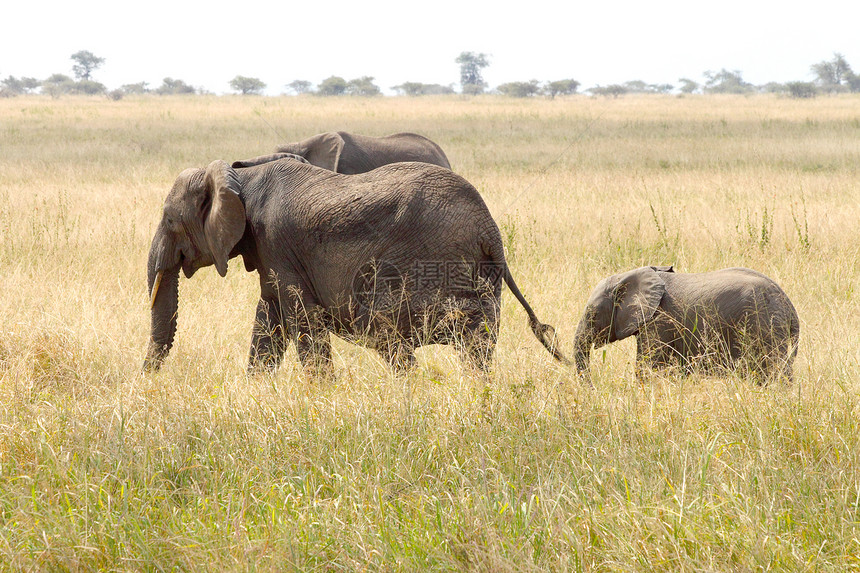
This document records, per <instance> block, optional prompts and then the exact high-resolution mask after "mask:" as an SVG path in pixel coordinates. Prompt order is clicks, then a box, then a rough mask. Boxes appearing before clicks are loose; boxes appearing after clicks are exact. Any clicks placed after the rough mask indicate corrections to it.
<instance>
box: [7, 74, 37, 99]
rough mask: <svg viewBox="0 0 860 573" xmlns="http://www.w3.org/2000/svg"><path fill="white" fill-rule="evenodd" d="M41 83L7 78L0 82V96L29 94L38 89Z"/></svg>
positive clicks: (33, 79) (27, 79)
mask: <svg viewBox="0 0 860 573" xmlns="http://www.w3.org/2000/svg"><path fill="white" fill-rule="evenodd" d="M41 85H42V82H40V81H39V80H37V79H36V78H16V77H15V76H9V77H8V78H6V79H5V80H2V81H0V96H3V97H12V96H17V95H23V94H26V93H31V92H33V91H35V90H37V89H38V88H39V86H41Z"/></svg>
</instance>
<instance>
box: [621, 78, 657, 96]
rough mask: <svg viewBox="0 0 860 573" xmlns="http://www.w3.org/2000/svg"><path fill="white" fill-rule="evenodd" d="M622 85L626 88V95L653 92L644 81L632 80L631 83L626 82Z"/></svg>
mask: <svg viewBox="0 0 860 573" xmlns="http://www.w3.org/2000/svg"><path fill="white" fill-rule="evenodd" d="M622 85H623V86H624V89H625V90H626V93H633V94H646V93H651V90H650V89H649V88H648V84H646V83H645V82H643V81H642V80H632V81H629V82H624V83H623V84H622Z"/></svg>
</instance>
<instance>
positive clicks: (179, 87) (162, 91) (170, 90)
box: [155, 78, 197, 95]
mask: <svg viewBox="0 0 860 573" xmlns="http://www.w3.org/2000/svg"><path fill="white" fill-rule="evenodd" d="M196 92H197V90H196V89H194V88H193V87H192V86H190V85H188V84H187V83H185V82H184V81H182V80H174V79H173V78H164V79H163V80H162V82H161V85H160V86H159V87H158V88H157V89H156V90H155V93H157V94H158V95H179V94H193V93H196Z"/></svg>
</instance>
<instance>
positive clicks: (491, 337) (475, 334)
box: [458, 319, 499, 372]
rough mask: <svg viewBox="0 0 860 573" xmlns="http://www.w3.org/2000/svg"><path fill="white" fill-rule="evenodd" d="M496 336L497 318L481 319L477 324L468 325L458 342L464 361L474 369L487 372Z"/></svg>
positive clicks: (494, 348)
mask: <svg viewBox="0 0 860 573" xmlns="http://www.w3.org/2000/svg"><path fill="white" fill-rule="evenodd" d="M498 337H499V323H498V321H497V320H489V319H488V320H483V319H482V320H480V321H479V322H478V323H477V324H475V325H470V326H468V327H467V328H466V330H465V331H464V332H463V335H462V337H461V339H460V341H459V344H458V346H459V350H460V355H461V356H462V357H463V360H464V362H465V363H466V364H469V365H470V366H472V367H473V368H475V369H476V370H479V371H481V372H488V371H489V369H490V364H491V363H492V361H493V354H494V353H495V350H496V341H497V340H498Z"/></svg>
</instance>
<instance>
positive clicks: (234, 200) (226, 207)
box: [203, 159, 245, 277]
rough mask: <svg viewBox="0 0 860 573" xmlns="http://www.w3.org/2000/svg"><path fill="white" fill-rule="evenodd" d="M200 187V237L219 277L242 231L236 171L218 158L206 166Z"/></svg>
mask: <svg viewBox="0 0 860 573" xmlns="http://www.w3.org/2000/svg"><path fill="white" fill-rule="evenodd" d="M204 186H205V188H206V193H207V197H208V199H209V212H208V213H206V212H204V215H203V236H204V237H205V238H206V244H207V245H208V246H209V251H210V252H211V253H212V259H213V260H214V262H215V268H216V269H217V270H218V274H219V275H221V276H222V277H223V276H224V275H226V274H227V259H229V258H230V251H232V250H233V247H235V246H236V243H238V242H239V239H241V238H242V235H243V234H244V233H245V206H244V205H242V200H241V199H240V198H239V191H241V189H242V186H241V184H240V183H239V177H238V175H237V174H236V172H235V171H234V170H233V169H232V168H231V167H230V166H229V165H227V162H225V161H222V160H220V159H219V160H217V161H213V162H212V163H210V164H209V167H207V168H206V173H205V175H204Z"/></svg>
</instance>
